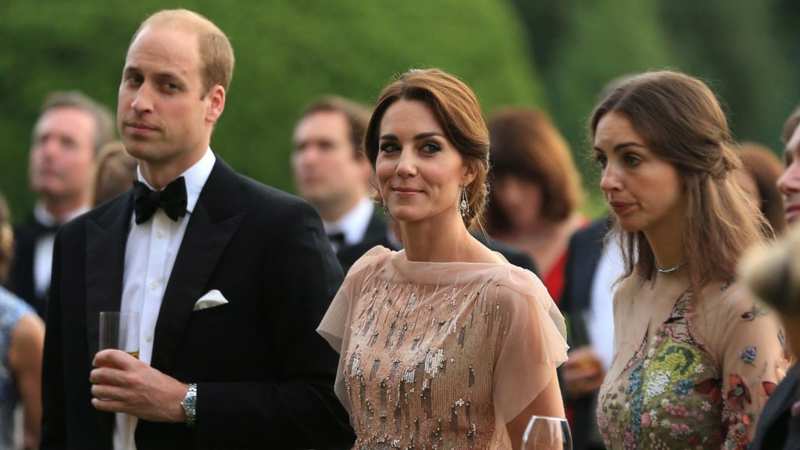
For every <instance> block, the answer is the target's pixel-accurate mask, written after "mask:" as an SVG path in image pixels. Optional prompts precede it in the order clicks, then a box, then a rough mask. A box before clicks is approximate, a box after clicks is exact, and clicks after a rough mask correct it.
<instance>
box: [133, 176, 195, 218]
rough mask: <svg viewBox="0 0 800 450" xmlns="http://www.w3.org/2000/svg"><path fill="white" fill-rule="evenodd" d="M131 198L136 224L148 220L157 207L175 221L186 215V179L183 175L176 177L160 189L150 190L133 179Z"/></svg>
mask: <svg viewBox="0 0 800 450" xmlns="http://www.w3.org/2000/svg"><path fill="white" fill-rule="evenodd" d="M133 199H134V203H133V212H134V213H135V215H136V224H137V225H139V224H142V223H144V222H147V221H148V220H150V218H151V217H153V214H155V213H156V211H158V208H161V209H163V210H164V213H165V214H166V215H167V216H168V217H169V218H170V219H172V220H173V221H176V222H177V221H178V219H179V218H181V217H183V216H185V215H186V181H185V180H184V179H183V177H180V178H177V179H175V180H173V181H172V183H170V184H168V185H167V187H165V188H164V190H162V191H151V190H150V188H148V187H147V185H145V184H144V183H142V182H141V181H138V180H137V181H134V182H133Z"/></svg>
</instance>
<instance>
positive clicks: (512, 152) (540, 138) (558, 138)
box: [486, 108, 582, 234]
mask: <svg viewBox="0 0 800 450" xmlns="http://www.w3.org/2000/svg"><path fill="white" fill-rule="evenodd" d="M489 136H490V139H491V147H492V150H491V153H490V156H489V159H490V162H491V171H490V176H491V178H492V180H498V179H500V178H503V177H505V176H509V175H510V176H515V177H518V178H520V179H523V180H527V181H531V182H533V183H535V184H536V185H538V186H539V188H540V189H541V191H542V204H543V205H546V207H545V208H542V211H541V215H542V217H544V218H546V219H548V220H551V221H553V222H561V221H563V220H565V219H567V218H569V217H570V215H571V214H572V213H573V211H575V209H576V208H578V206H579V205H580V202H581V194H582V193H581V181H580V175H579V174H578V169H577V168H576V167H575V163H574V162H573V161H572V154H571V153H570V150H569V145H567V142H566V140H564V137H563V136H562V135H561V133H559V131H558V130H557V129H556V127H555V126H554V125H553V122H552V121H551V120H550V118H549V117H548V116H547V115H546V114H545V113H543V112H541V111H537V110H533V109H523V108H508V109H504V110H501V111H499V112H497V113H495V114H494V115H492V117H491V118H490V119H489ZM495 195H496V194H495V192H494V190H493V189H492V190H490V194H489V196H490V197H489V206H488V208H487V211H486V218H487V220H486V225H487V231H488V232H489V234H493V233H498V232H506V231H508V230H509V228H510V227H511V223H510V222H509V220H508V217H507V214H506V212H505V211H503V210H502V208H500V206H499V205H498V203H497V201H496V200H495Z"/></svg>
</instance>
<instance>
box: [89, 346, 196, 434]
mask: <svg viewBox="0 0 800 450" xmlns="http://www.w3.org/2000/svg"><path fill="white" fill-rule="evenodd" d="M93 365H94V366H95V369H94V370H92V372H91V373H90V374H89V381H90V382H91V383H92V397H93V398H92V405H93V406H94V407H95V408H97V409H98V410H100V411H107V412H121V413H126V414H130V415H133V416H136V417H139V418H140V419H144V420H149V421H151V422H184V421H185V420H186V415H185V414H184V412H183V408H182V407H181V400H183V397H184V396H185V395H186V391H187V390H188V389H189V387H188V386H187V385H185V384H183V383H181V382H180V381H178V380H176V379H174V378H172V377H170V376H168V375H165V374H163V373H161V372H159V371H158V370H156V369H154V368H152V367H150V366H149V365H147V364H146V363H144V362H142V361H139V360H138V359H136V358H134V357H133V356H131V355H129V354H127V353H125V352H123V351H120V350H103V351H101V352H98V353H97V355H95V357H94V361H93Z"/></svg>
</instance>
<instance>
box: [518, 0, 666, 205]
mask: <svg viewBox="0 0 800 450" xmlns="http://www.w3.org/2000/svg"><path fill="white" fill-rule="evenodd" d="M520 3H523V2H522V1H521V0H520ZM556 3H560V2H556ZM565 4H566V5H568V6H564V4H562V5H561V6H559V9H558V11H559V12H558V13H557V17H558V19H557V20H556V21H555V23H563V25H562V26H563V27H564V28H563V30H562V31H561V32H560V33H561V34H560V36H559V38H558V39H557V40H556V42H555V43H552V44H551V48H549V49H546V50H542V52H546V54H547V56H546V57H545V58H546V60H547V61H549V64H547V65H540V66H539V67H540V71H541V73H542V76H543V78H544V80H545V84H546V86H547V89H546V94H547V100H548V104H549V105H550V106H551V113H552V115H553V117H554V120H555V121H556V123H558V125H559V127H560V128H561V130H562V131H563V132H564V135H565V137H566V138H567V140H568V141H569V142H570V144H571V145H572V151H573V153H574V154H575V160H576V162H577V164H578V166H579V167H580V168H581V170H582V172H583V174H584V185H585V186H586V187H587V188H589V190H590V191H591V190H594V189H595V185H596V184H597V183H596V180H597V172H598V171H597V170H595V169H594V167H593V166H591V164H590V162H589V161H590V159H589V156H588V155H589V152H588V148H589V147H588V144H587V142H586V120H587V118H588V116H589V114H590V113H591V110H592V108H593V107H594V105H595V103H596V102H597V100H598V96H599V94H600V92H601V90H602V89H603V88H604V87H605V86H606V85H607V83H609V82H610V81H611V80H613V79H616V78H618V77H620V76H623V75H626V74H630V73H634V72H639V71H643V70H648V69H651V68H659V67H664V66H666V65H668V64H669V63H670V61H672V58H670V56H669V55H670V54H669V48H668V46H667V42H666V38H665V36H664V33H663V31H662V28H661V25H660V23H659V21H658V9H657V4H656V0H605V1H602V2H597V1H592V0H574V1H572V2H568V3H565ZM565 8H566V9H565ZM524 10H525V9H521V11H524ZM528 10H529V11H533V10H534V8H528ZM549 14H553V12H552V10H551V11H550V13H549ZM547 17H550V16H547ZM537 21H538V22H542V20H537ZM550 21H551V19H549V18H548V19H547V20H545V22H550ZM527 23H532V22H531V21H530V20H529V21H527ZM551 32H552V33H559V31H558V30H552V31H551ZM530 34H531V35H532V36H533V37H534V38H535V39H537V40H538V38H537V37H536V36H537V33H536V30H532V31H530ZM551 39H552V37H551ZM534 48H535V46H534ZM537 54H538V52H537Z"/></svg>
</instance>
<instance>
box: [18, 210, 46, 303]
mask: <svg viewBox="0 0 800 450" xmlns="http://www.w3.org/2000/svg"><path fill="white" fill-rule="evenodd" d="M51 233H53V231H52V230H51V229H49V228H48V227H45V226H44V225H42V224H40V223H39V222H38V221H37V220H36V219H35V218H34V217H33V215H31V217H30V218H29V219H28V220H27V221H26V222H24V223H22V224H20V225H19V226H16V227H14V260H13V262H12V265H11V273H9V277H8V287H9V289H10V290H11V291H12V292H13V293H15V294H17V295H18V296H19V297H20V298H22V299H23V300H25V301H26V302H28V304H30V305H31V306H32V307H33V309H35V310H36V312H37V313H38V314H39V316H41V317H44V316H45V311H46V309H47V296H46V295H45V296H38V295H36V288H35V286H34V282H33V264H34V261H33V259H34V254H35V252H36V242H37V241H38V240H39V238H40V237H42V236H45V235H48V234H51Z"/></svg>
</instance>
